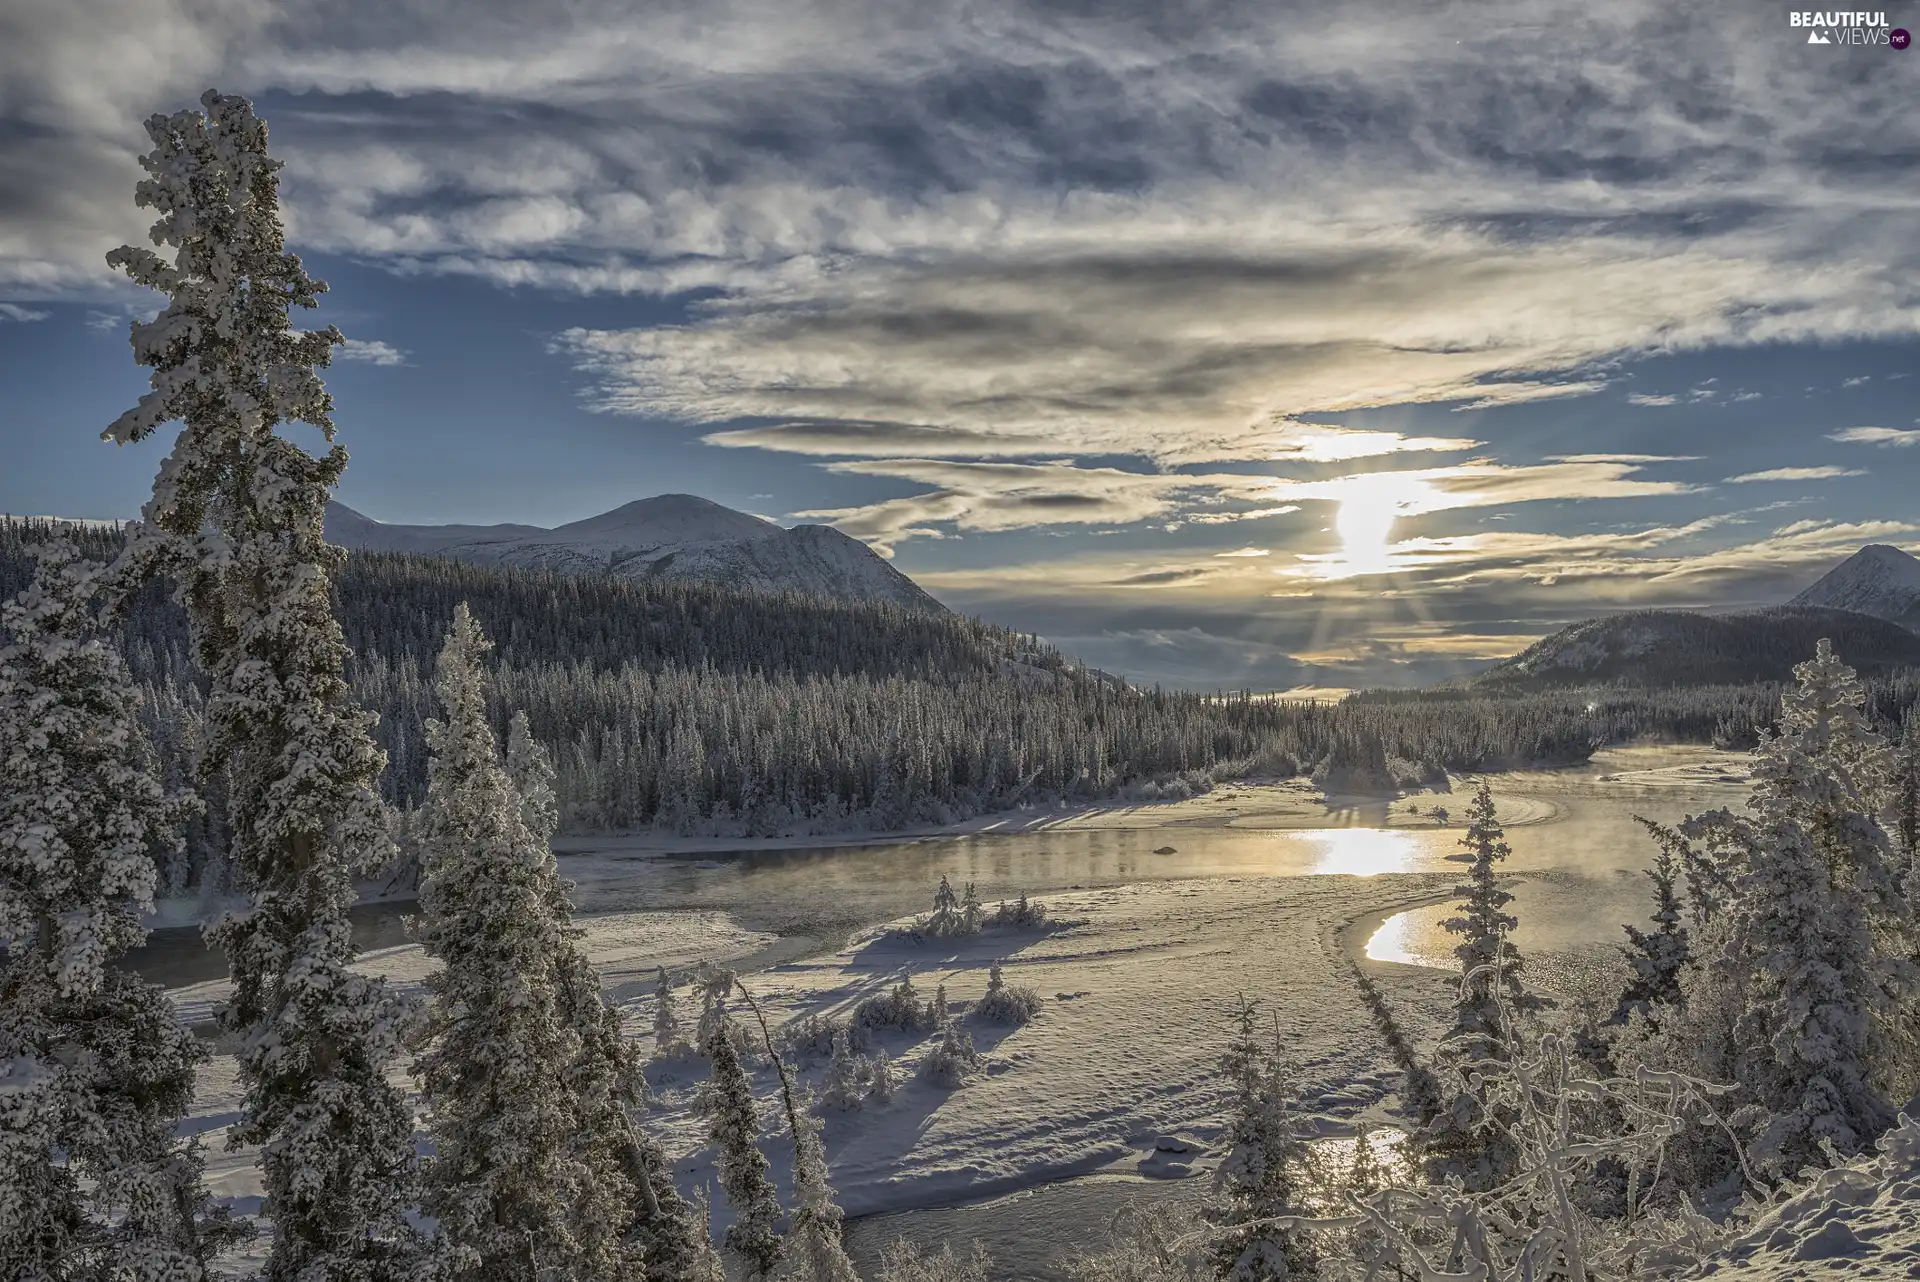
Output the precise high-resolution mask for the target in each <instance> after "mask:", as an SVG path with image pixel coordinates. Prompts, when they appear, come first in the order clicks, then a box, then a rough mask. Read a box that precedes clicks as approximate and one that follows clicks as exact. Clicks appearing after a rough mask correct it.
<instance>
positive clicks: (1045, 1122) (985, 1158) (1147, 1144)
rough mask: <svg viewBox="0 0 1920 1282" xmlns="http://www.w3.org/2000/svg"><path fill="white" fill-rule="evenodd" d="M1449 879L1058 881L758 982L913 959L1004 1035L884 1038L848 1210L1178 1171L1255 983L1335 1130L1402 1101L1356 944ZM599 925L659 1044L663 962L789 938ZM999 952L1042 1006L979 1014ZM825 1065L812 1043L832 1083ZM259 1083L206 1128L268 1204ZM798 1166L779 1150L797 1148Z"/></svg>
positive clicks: (1205, 1148)
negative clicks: (1094, 1177)
mask: <svg viewBox="0 0 1920 1282" xmlns="http://www.w3.org/2000/svg"><path fill="white" fill-rule="evenodd" d="M1441 880H1442V878H1440V877H1439V876H1437V875H1435V874H1411V875H1388V876H1380V877H1313V878H1285V879H1272V880H1265V879H1237V878H1236V879H1223V880H1211V881H1183V882H1163V883H1151V884H1144V885H1136V886H1127V887H1118V888H1113V889H1108V890H1101V891H1087V892H1080V893H1070V894H1066V895H1061V896H1055V897H1050V898H1049V899H1048V901H1047V902H1048V907H1049V908H1050V910H1052V911H1053V913H1054V914H1055V916H1057V917H1059V918H1061V919H1064V920H1065V921H1066V922H1069V923H1071V924H1068V925H1064V926H1062V927H1060V928H1056V929H1054V930H1051V931H1047V932H1036V931H1027V932H1014V931H989V932H987V933H985V934H983V935H981V936H979V937H977V938H973V939H968V940H964V941H960V942H958V943H957V944H956V943H952V942H948V943H929V944H918V943H914V942H911V941H910V940H906V939H903V938H900V937H898V936H896V935H892V934H889V933H888V932H887V931H886V930H885V929H878V930H875V931H872V932H869V933H868V934H867V935H865V936H864V937H863V938H861V939H858V940H856V941H855V942H854V943H853V944H852V945H851V946H850V947H848V948H846V949H845V950H843V951H839V952H836V953H832V954H829V955H826V956H819V957H813V958H809V959H806V960H801V961H789V962H786V963H783V964H777V965H774V966H772V967H771V968H768V969H765V970H761V971H759V972H758V973H756V974H753V975H751V976H750V977H749V979H748V983H749V985H750V986H751V987H752V988H753V990H754V991H755V993H756V995H757V996H758V997H759V998H760V999H761V1000H762V1002H763V1004H764V1005H765V1007H766V1009H767V1011H768V1013H769V1015H770V1016H772V1017H773V1018H776V1019H780V1020H784V1019H787V1018H791V1017H794V1016H797V1015H801V1014H806V1013H815V1012H818V1013H844V1012H845V1011H846V1010H848V1009H849V1008H850V1007H851V1006H852V1005H853V1003H854V1002H856V1001H858V1000H859V999H860V998H861V997H863V996H865V995H867V994H869V993H872V992H875V991H878V990H879V989H880V988H882V987H884V986H890V985H891V984H893V983H895V982H897V981H898V978H899V977H900V976H901V975H902V974H908V973H910V974H912V975H913V976H914V979H915V983H916V984H917V985H918V986H919V987H921V988H922V989H923V990H924V992H925V994H926V995H927V996H931V995H932V993H933V991H934V989H935V987H936V986H937V985H938V984H941V983H945V984H946V985H947V989H948V994H949V998H950V1000H951V1001H952V1002H953V1004H954V1007H955V1009H956V1012H957V1013H958V1015H959V1017H960V1024H961V1027H963V1028H965V1029H967V1030H968V1031H969V1032H971V1033H972V1035H973V1037H974V1040H975V1042H976V1044H977V1045H978V1047H979V1049H980V1050H981V1051H982V1052H983V1053H984V1057H985V1058H984V1063H983V1065H982V1071H981V1072H980V1073H979V1074H978V1075H977V1076H976V1077H975V1078H974V1079H973V1080H971V1081H969V1082H968V1083H967V1084H966V1085H965V1086H963V1087H962V1088H960V1089H959V1090H955V1091H946V1090H941V1089H939V1088H937V1087H934V1086H931V1085H928V1084H925V1083H922V1082H919V1081H917V1080H914V1079H913V1076H912V1075H913V1071H914V1068H915V1066H916V1065H917V1064H918V1062H919V1060H920V1059H921V1058H922V1057H923V1056H924V1055H925V1054H926V1053H927V1052H928V1051H929V1050H930V1049H931V1048H932V1046H933V1044H934V1042H935V1040H936V1039H935V1038H933V1037H932V1036H931V1035H926V1036H921V1035H918V1034H894V1035H888V1036H885V1037H883V1039H882V1041H881V1045H882V1046H884V1047H885V1049H886V1050H887V1052H888V1053H889V1055H890V1056H891V1057H892V1058H893V1060H894V1064H895V1069H896V1072H897V1074H898V1075H899V1076H900V1077H901V1078H902V1079H904V1080H902V1082H901V1085H900V1086H899V1088H898V1090H897V1092H896V1094H895V1097H894V1099H893V1100H892V1101H891V1102H890V1103H888V1104H885V1105H878V1106H869V1107H867V1108H863V1109H861V1110H859V1111H857V1112H852V1113H847V1114H835V1115H833V1116H832V1117H831V1119H830V1120H829V1123H828V1129H827V1143H828V1152H829V1156H830V1160H831V1162H832V1167H833V1174H834V1178H835V1181H836V1185H837V1187H838V1188H839V1191H840V1194H841V1198H842V1201H843V1204H844V1205H845V1206H846V1208H847V1210H848V1212H849V1213H850V1214H854V1215H862V1214H871V1213H875V1212H880V1211H888V1210H896V1209H901V1208H906V1207H914V1206H929V1205H939V1204H944V1203H950V1202H954V1201H958V1200H962V1199H965V1198H970V1197H977V1196H980V1195H982V1194H985V1193H989V1192H996V1191H1008V1190H1013V1189H1018V1188H1024V1187H1030V1186H1032V1185H1035V1184H1039V1183H1043V1182H1046V1181H1050V1180H1054V1179H1058V1178H1061V1177H1063V1176H1067V1175H1072V1174H1076V1173H1084V1172H1089V1171H1095V1170H1116V1171H1126V1172H1130V1173H1137V1174H1140V1175H1145V1176H1150V1177H1156V1178H1170V1177H1178V1176H1182V1175H1190V1174H1194V1173H1198V1172H1202V1171H1205V1170H1207V1169H1209V1167H1210V1165H1211V1163H1212V1160H1214V1159H1215V1158H1217V1154H1214V1153H1212V1152H1211V1151H1210V1150H1211V1149H1212V1147H1213V1145H1214V1143H1215V1141H1216V1140H1217V1137H1218V1135H1219V1133H1220V1128H1221V1124H1222V1120H1223V1119H1222V1115H1221V1110H1222V1107H1223V1104H1224V1099H1223V1096H1222V1093H1221V1088H1220V1085H1219V1083H1218V1081H1217V1080H1216V1073H1215V1071H1214V1060H1215V1059H1216V1058H1217V1056H1218V1054H1219V1053H1220V1051H1221V1049H1222V1048H1223V1047H1224V1044H1225V1041H1226V1036H1227V1009H1228V1004H1229V1002H1230V1000H1231V999H1232V997H1233V996H1234V995H1235V994H1237V993H1243V992H1244V993H1247V994H1249V995H1251V996H1254V997H1256V998H1258V999H1259V1000H1260V1001H1261V1002H1262V1003H1263V1006H1264V1008H1265V1009H1267V1010H1269V1011H1270V1012H1271V1014H1272V1016H1273V1017H1274V1018H1275V1019H1277V1020H1278V1022H1279V1025H1280V1028H1281V1030H1282V1032H1283V1034H1284V1036H1285V1037H1286V1039H1287V1041H1288V1044H1289V1045H1290V1046H1291V1047H1292V1048H1293V1054H1294V1056H1295V1058H1296V1060H1297V1065H1298V1072H1299V1079H1300V1083H1301V1089H1302V1096H1303V1099H1304V1101H1305V1107H1306V1109H1307V1112H1308V1114H1309V1115H1310V1116H1311V1117H1312V1118H1313V1120H1314V1125H1315V1126H1316V1127H1317V1128H1318V1129H1320V1130H1321V1131H1323V1132H1324V1133H1327V1134H1343V1133H1346V1132H1347V1131H1348V1129H1349V1128H1350V1127H1351V1126H1352V1124H1353V1123H1354V1122H1355V1121H1356V1120H1360V1119H1365V1120H1370V1121H1379V1120H1385V1119H1386V1118H1387V1117H1388V1115H1389V1112H1390V1109H1391V1107H1392V1104H1393V1101H1392V1099H1391V1095H1392V1092H1393V1090H1394V1089H1395V1078H1394V1073H1393V1070H1392V1067H1391V1065H1390V1063H1389V1062H1388V1059H1387V1056H1386V1052H1385V1049H1384V1047H1382V1046H1381V1045H1380V1043H1379V1041H1378V1039H1377V1037H1376V1036H1375V1034H1374V1033H1373V1030H1372V1027H1371V1025H1370V1024H1369V1022H1368V1019H1367V1016H1366V1013H1365V1011H1364V1010H1363V1009H1362V1008H1361V1007H1360V1005H1359V1003H1358V1001H1357V999H1356V995H1355V991H1354V987H1353V980H1352V964H1353V959H1354V958H1355V957H1356V956H1357V955H1358V953H1359V948H1360V945H1361V944H1362V943H1364V938H1363V937H1362V935H1361V932H1362V931H1363V930H1371V928H1372V925H1373V923H1374V922H1376V921H1377V920H1378V918H1379V917H1380V916H1381V914H1383V913H1385V912H1388V911H1391V909H1392V908H1393V907H1394V906H1396V905H1398V904H1404V903H1408V902H1413V901H1418V900H1422V899H1425V898H1427V897H1429V896H1431V895H1432V894H1433V893H1434V892H1435V890H1436V888H1437V887H1438V885H1439V884H1440V881H1441ZM1355 923H1359V924H1358V926H1357V927H1356V925H1355ZM586 925H587V929H588V945H589V948H590V950H591V952H592V954H593V956H594V957H595V959H596V960H597V961H598V962H599V964H600V965H601V966H602V968H603V973H604V975H605V977H606V980H607V982H608V986H609V988H610V989H611V990H612V991H613V993H614V994H615V996H616V1000H617V1002H618V1004H619V1006H620V1008H621V1010H622V1012H623V1014H624V1015H625V1016H626V1024H627V1027H628V1029H629V1031H630V1032H631V1033H633V1034H635V1035H637V1036H640V1037H642V1039H643V1044H645V1043H646V1042H647V1041H649V1040H650V1034H648V1033H646V1032H645V1031H644V1030H649V1029H650V1028H651V1023H652V1010H653V998H652V985H651V982H650V977H651V975H652V972H653V968H654V967H655V966H657V965H663V964H664V965H668V966H670V967H676V968H680V969H682V970H684V968H685V967H687V966H689V965H690V964H692V963H694V962H696V961H699V960H713V961H726V960H729V959H733V958H740V957H744V956H747V955H750V954H753V953H755V952H757V951H759V950H761V949H763V948H764V947H765V946H766V945H767V944H768V943H769V942H770V941H769V939H768V937H766V936H763V935H759V934H756V933H754V932H749V931H744V930H740V929H739V928H737V927H734V926H732V925H730V924H729V923H728V921H727V919H726V918H725V917H723V916H721V915H719V914H713V913H636V914H617V915H614V916H613V917H610V918H598V919H590V920H589V921H588V922H587V923H586ZM996 961H997V962H999V963H1000V964H1002V965H1003V966H1004V967H1005V971H1006V975H1007V977H1008V980H1009V982H1012V983H1020V984H1026V985H1029V986H1031V987H1033V988H1035V989H1037V990H1038V991H1039V992H1040V993H1041V995H1042V997H1043V999H1044V1004H1043V1009H1042V1011H1041V1013H1040V1014H1039V1016H1038V1017H1037V1018H1036V1019H1035V1020H1034V1021H1033V1022H1032V1023H1031V1024H1029V1025H1027V1026H1026V1027H1024V1028H1021V1029H1017V1030H1009V1029H1005V1028H1002V1027H999V1026H995V1025H988V1024H981V1023H978V1022H976V1021H975V1020H973V1019H971V1018H969V1016H968V1013H967V1008H968V1007H969V1005H970V1004H971V1003H972V1002H973V1001H975V1000H976V999H977V998H978V997H979V996H980V994H981V993H982V992H983V991H984V989H985V985H986V975H987V967H988V965H989V964H991V963H993V962H996ZM361 965H363V966H365V967H366V968H367V969H369V970H373V971H377V972H379V973H382V974H386V975H388V976H390V977H392V978H393V979H395V980H396V981H397V982H399V983H401V984H403V985H407V986H412V985H417V984H418V983H419V981H420V979H421V978H422V977H423V976H424V974H425V973H426V959H425V958H424V956H423V955H422V954H421V953H420V952H419V950H418V949H417V948H414V947H406V948H395V949H385V950H381V951H379V952H376V953H371V954H368V955H366V956H365V957H364V958H363V959H362V962H361ZM1379 969H1380V971H1381V972H1382V973H1383V974H1384V975H1385V977H1386V978H1385V982H1386V984H1387V986H1388V987H1389V989H1390V991H1392V992H1393V993H1394V995H1395V1000H1396V1004H1399V1005H1404V1006H1405V1007H1407V1009H1408V1010H1409V1011H1410V1012H1413V1011H1419V1010H1422V1009H1434V1008H1437V1006H1438V1004H1439V999H1440V997H1441V996H1442V994H1443V989H1444V984H1443V981H1442V979H1441V977H1439V976H1438V975H1437V974H1435V973H1434V972H1431V971H1424V970H1419V969H1416V968H1412V967H1402V966H1382V967H1379ZM220 988H221V986H220V985H216V984H203V985H196V986H194V987H193V988H190V989H182V990H176V992H175V999H176V1001H177V1002H178V1003H179V1004H180V1006H181V1007H182V1010H183V1013H186V1014H188V1015H189V1017H194V1016H198V1015H203V1014H204V1013H205V1009H206V1006H207V1005H208V1004H209V1003H211V1002H212V1001H215V1000H217V999H218V997H219V995H220ZM682 996H683V998H684V997H685V996H686V994H684V993H683V994H682ZM688 1005H689V1007H690V1003H688ZM687 1013H689V1014H690V1013H691V1011H690V1009H689V1010H688V1012H687ZM824 1067H825V1066H824V1064H823V1063H822V1062H819V1061H813V1062H809V1063H805V1064H803V1065H801V1066H800V1068H801V1073H802V1076H804V1077H805V1078H806V1079H808V1080H809V1081H812V1082H814V1083H816V1084H817V1083H818V1081H819V1080H820V1078H821V1076H822V1075H823V1073H824ZM653 1076H654V1078H655V1085H656V1091H657V1094H658V1096H659V1100H660V1109H659V1111H658V1113H657V1114H656V1117H655V1124H656V1125H657V1126H658V1127H659V1129H660V1133H661V1136H662V1139H663V1140H664V1142H665V1143H666V1144H667V1146H668V1148H669V1150H670V1151H671V1152H672V1153H673V1154H674V1155H675V1156H676V1157H677V1158H678V1159H679V1166H678V1171H679V1174H680V1177H681V1179H682V1181H683V1182H684V1183H685V1184H686V1185H687V1186H688V1187H689V1188H693V1187H697V1186H699V1185H703V1184H705V1183H706V1182H707V1181H708V1180H709V1179H710V1178H711V1165H710V1154H709V1153H707V1152H705V1151H704V1145H703V1140H702V1135H701V1124H700V1122H699V1121H698V1119H696V1118H694V1117H693V1116H692V1115H691V1113H690V1112H689V1109H688V1105H689V1102H690V1096H691V1093H692V1088H693V1085H694V1083H695V1082H696V1081H697V1080H698V1078H699V1076H700V1066H698V1065H695V1064H687V1065H684V1066H679V1067H674V1066H669V1067H666V1068H664V1069H656V1070H655V1071H654V1074H653ZM773 1084H774V1078H773V1075H772V1073H771V1070H770V1069H768V1068H767V1067H766V1066H765V1065H762V1066H761V1068H760V1071H759V1073H758V1076H757V1085H758V1087H759V1088H760V1090H761V1091H762V1092H763V1093H770V1092H771V1091H772V1089H773ZM239 1101H240V1091H239V1087H238V1084H237V1082H236V1080H235V1073H234V1065H233V1061H232V1059H231V1057H229V1056H226V1055H218V1056H216V1057H215V1060H214V1062H213V1063H212V1064H211V1065H209V1066H208V1067H207V1069H205V1070H204V1071H203V1072H202V1074H201V1084H200V1091H199V1094H198V1097H197V1099H196V1103H195V1108H194V1112H193V1120H192V1122H191V1123H190V1127H189V1129H191V1130H192V1131H194V1132H196V1133H200V1134H203V1135H204V1136H205V1137H206V1139H207V1141H208V1145H209V1175H210V1180H211V1182H212V1184H213V1187H214V1190H215V1192H216V1194H217V1195H218V1196H220V1197H222V1198H225V1199H228V1200H229V1201H230V1202H231V1203H232V1204H233V1205H234V1206H235V1207H236V1209H237V1210H241V1211H251V1210H254V1209H256V1208H257V1206H258V1197H259V1192H260V1186H259V1178H258V1173H257V1168H256V1166H255V1163H254V1156H255V1155H254V1154H253V1153H252V1152H251V1151H247V1150H242V1151H240V1152H237V1153H228V1152H225V1151H224V1142H223V1141H224V1135H223V1132H224V1130H225V1128H226V1126H227V1125H228V1124H230V1123H231V1122H232V1120H233V1119H234V1116H235V1114H236V1111H237V1109H238V1107H239ZM770 1104H771V1101H770V1100H769V1105H770ZM1169 1141H1171V1142H1169ZM768 1147H769V1150H770V1151H774V1152H777V1150H778V1149H779V1147H780V1144H779V1141H778V1140H777V1139H773V1138H770V1139H769V1141H768ZM1170 1149H1178V1150H1184V1151H1181V1152H1170V1151H1168V1150H1170ZM781 1165H782V1163H780V1162H779V1161H778V1160H776V1169H778V1168H779V1167H780V1166H781Z"/></svg>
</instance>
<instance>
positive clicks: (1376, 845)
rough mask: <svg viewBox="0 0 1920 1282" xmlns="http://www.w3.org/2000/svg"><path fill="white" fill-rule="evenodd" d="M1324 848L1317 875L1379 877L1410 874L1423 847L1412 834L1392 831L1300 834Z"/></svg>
mask: <svg viewBox="0 0 1920 1282" xmlns="http://www.w3.org/2000/svg"><path fill="white" fill-rule="evenodd" d="M1300 836H1301V837H1303V838H1305V839H1306V840H1308V841H1311V842H1313V843H1314V844H1315V845H1317V846H1318V847H1320V857H1319V859H1318V860H1317V861H1316V862H1315V863H1314V866H1313V871H1314V873H1315V874H1316V875H1319V876H1327V875H1330V874H1338V873H1347V874H1350V875H1351V876H1355V877H1375V876H1378V875H1379V874H1381V873H1383V872H1406V871H1407V870H1408V869H1410V868H1411V867H1413V860H1414V856H1415V855H1416V854H1418V853H1419V846H1418V843H1416V842H1415V841H1414V839H1413V837H1412V835H1411V834H1408V833H1404V832H1399V831H1396V830H1394V829H1392V828H1321V829H1317V830H1310V831H1307V832H1303V833H1301V834H1300Z"/></svg>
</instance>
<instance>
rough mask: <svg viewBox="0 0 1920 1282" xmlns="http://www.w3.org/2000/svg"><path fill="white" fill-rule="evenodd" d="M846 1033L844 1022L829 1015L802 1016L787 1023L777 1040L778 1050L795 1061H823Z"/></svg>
mask: <svg viewBox="0 0 1920 1282" xmlns="http://www.w3.org/2000/svg"><path fill="white" fill-rule="evenodd" d="M846 1031H847V1025H846V1022H845V1021H844V1020H838V1019H835V1018H833V1016H831V1015H802V1016H800V1018H798V1019H790V1020H788V1021H787V1023H786V1025H785V1026H784V1027H782V1028H781V1030H780V1033H779V1038H778V1040H779V1044H780V1048H781V1049H782V1050H784V1051H786V1052H788V1053H789V1054H791V1055H793V1056H794V1057H795V1058H797V1059H824V1058H825V1057H827V1056H829V1055H831V1054H833V1044H834V1041H835V1039H837V1038H839V1037H840V1036H842V1035H843V1034H845V1033H846Z"/></svg>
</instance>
